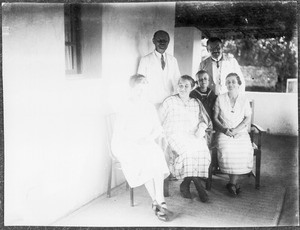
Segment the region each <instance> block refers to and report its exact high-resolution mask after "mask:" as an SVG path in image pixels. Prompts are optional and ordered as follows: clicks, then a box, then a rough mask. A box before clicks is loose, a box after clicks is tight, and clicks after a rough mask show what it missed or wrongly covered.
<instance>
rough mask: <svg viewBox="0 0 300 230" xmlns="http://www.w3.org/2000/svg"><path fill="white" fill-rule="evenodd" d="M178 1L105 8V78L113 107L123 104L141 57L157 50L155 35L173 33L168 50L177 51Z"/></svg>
mask: <svg viewBox="0 0 300 230" xmlns="http://www.w3.org/2000/svg"><path fill="white" fill-rule="evenodd" d="M174 27H175V3H159V2H156V3H118V4H116V3H111V4H104V7H103V33H102V35H103V36H102V41H103V46H102V47H103V51H102V53H103V59H102V66H103V72H102V73H103V77H104V78H106V79H107V82H108V84H107V85H108V88H109V91H110V94H109V96H108V102H109V104H110V105H112V109H113V110H118V109H119V106H120V105H121V104H122V99H123V98H124V97H120V95H126V94H127V90H128V80H129V77H130V76H132V75H133V74H135V73H136V72H137V68H138V63H139V60H140V58H141V57H142V56H144V55H146V54H148V53H150V52H153V51H154V44H153V43H152V38H153V34H154V33H155V31H157V30H165V31H167V32H168V33H169V35H170V43H169V46H168V49H167V50H166V52H167V53H170V54H173V53H174Z"/></svg>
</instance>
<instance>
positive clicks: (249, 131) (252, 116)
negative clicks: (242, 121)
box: [248, 100, 254, 133]
mask: <svg viewBox="0 0 300 230" xmlns="http://www.w3.org/2000/svg"><path fill="white" fill-rule="evenodd" d="M250 108H251V120H250V124H249V125H248V133H251V124H253V123H254V100H250Z"/></svg>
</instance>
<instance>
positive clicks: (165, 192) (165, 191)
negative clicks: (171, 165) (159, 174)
mask: <svg viewBox="0 0 300 230" xmlns="http://www.w3.org/2000/svg"><path fill="white" fill-rule="evenodd" d="M169 183H170V176H168V177H167V178H166V179H165V180H164V197H169V196H170V193H169Z"/></svg>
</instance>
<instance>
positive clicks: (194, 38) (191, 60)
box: [174, 27, 203, 78]
mask: <svg viewBox="0 0 300 230" xmlns="http://www.w3.org/2000/svg"><path fill="white" fill-rule="evenodd" d="M201 37H202V33H201V31H200V30H198V29H197V28H195V27H176V28H175V41H174V43H175V47H174V49H175V52H174V55H175V57H176V58H177V61H178V65H179V69H180V72H181V75H184V74H187V75H190V76H192V77H193V78H194V77H195V74H196V73H197V72H198V70H199V64H200V62H201V49H202V48H203V47H202V44H201Z"/></svg>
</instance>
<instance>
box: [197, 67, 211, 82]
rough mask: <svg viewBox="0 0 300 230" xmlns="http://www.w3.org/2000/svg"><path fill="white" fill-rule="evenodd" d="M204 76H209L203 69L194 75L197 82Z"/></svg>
mask: <svg viewBox="0 0 300 230" xmlns="http://www.w3.org/2000/svg"><path fill="white" fill-rule="evenodd" d="M204 74H207V75H208V76H209V74H208V72H207V71H206V70H204V69H202V70H199V71H198V72H197V73H196V79H197V80H199V78H200V76H202V75H204Z"/></svg>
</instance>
